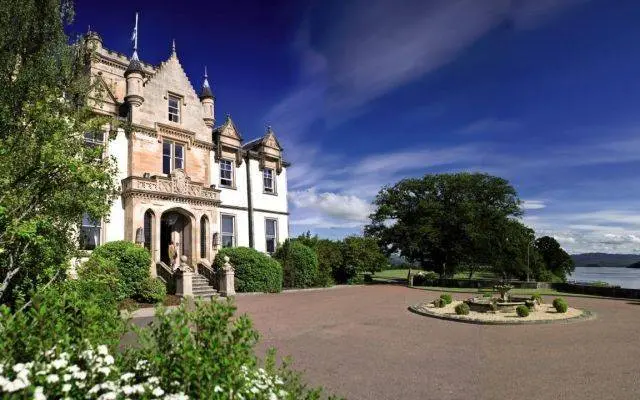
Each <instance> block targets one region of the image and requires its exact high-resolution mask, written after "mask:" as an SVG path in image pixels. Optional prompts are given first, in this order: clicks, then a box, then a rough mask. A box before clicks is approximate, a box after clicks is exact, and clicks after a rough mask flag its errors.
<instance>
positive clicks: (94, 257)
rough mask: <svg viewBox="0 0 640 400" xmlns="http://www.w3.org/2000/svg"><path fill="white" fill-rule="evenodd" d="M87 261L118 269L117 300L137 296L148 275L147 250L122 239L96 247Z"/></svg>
mask: <svg viewBox="0 0 640 400" xmlns="http://www.w3.org/2000/svg"><path fill="white" fill-rule="evenodd" d="M87 262H88V263H90V265H93V266H94V267H96V266H97V265H96V263H99V264H100V265H101V266H103V267H105V268H112V267H115V268H116V269H117V270H118V300H124V299H125V298H135V297H139V296H140V294H141V289H142V284H143V282H144V281H145V280H146V279H149V277H150V272H149V268H150V265H151V254H150V253H149V251H148V250H147V249H145V248H144V247H140V246H136V245H135V244H134V243H131V242H127V241H124V240H121V241H115V242H108V243H105V244H103V245H102V246H98V247H96V249H95V250H93V252H92V253H91V257H90V258H89V261H87Z"/></svg>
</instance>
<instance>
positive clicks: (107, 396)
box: [98, 392, 118, 400]
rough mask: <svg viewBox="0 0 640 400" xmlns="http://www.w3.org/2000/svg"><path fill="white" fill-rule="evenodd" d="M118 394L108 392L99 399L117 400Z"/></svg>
mask: <svg viewBox="0 0 640 400" xmlns="http://www.w3.org/2000/svg"><path fill="white" fill-rule="evenodd" d="M117 395H118V394H117V393H116V392H107V393H105V394H103V395H102V396H100V397H98V400H115V398H116V396H117Z"/></svg>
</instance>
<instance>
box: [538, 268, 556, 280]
mask: <svg viewBox="0 0 640 400" xmlns="http://www.w3.org/2000/svg"><path fill="white" fill-rule="evenodd" d="M537 280H538V281H539V282H555V281H556V276H555V275H554V274H553V272H551V271H549V270H548V269H543V270H541V271H540V272H539V273H538V276H537Z"/></svg>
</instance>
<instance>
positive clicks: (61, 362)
mask: <svg viewBox="0 0 640 400" xmlns="http://www.w3.org/2000/svg"><path fill="white" fill-rule="evenodd" d="M62 354H64V353H62ZM62 354H61V356H62ZM67 364H68V362H67V360H65V359H64V358H58V359H57V360H53V361H52V362H51V365H52V366H53V368H55V369H61V368H64V367H66V366H67Z"/></svg>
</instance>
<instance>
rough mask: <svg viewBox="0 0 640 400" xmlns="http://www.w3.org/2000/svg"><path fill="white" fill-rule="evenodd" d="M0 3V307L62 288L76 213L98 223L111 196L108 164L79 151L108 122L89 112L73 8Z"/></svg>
mask: <svg viewBox="0 0 640 400" xmlns="http://www.w3.org/2000/svg"><path fill="white" fill-rule="evenodd" d="M0 4H1V7H0V49H2V50H1V51H0V170H1V171H2V174H1V175H0V302H13V301H14V300H15V299H16V297H22V298H27V297H28V296H29V293H31V292H33V290H35V289H36V288H37V287H38V286H39V285H46V284H48V283H50V282H52V281H54V280H56V279H62V277H63V276H64V273H63V272H64V271H65V267H66V266H67V263H68V260H69V258H70V257H71V256H72V254H73V250H74V248H75V237H76V236H77V227H78V224H79V223H80V221H81V219H82V216H83V214H85V213H87V214H88V215H89V216H90V217H92V218H94V219H99V218H101V217H103V216H104V215H105V214H106V213H107V212H108V210H109V205H110V202H111V200H112V197H113V195H114V193H115V189H116V188H115V184H114V180H113V173H114V167H113V166H114V164H113V162H112V160H110V159H109V158H105V157H103V156H102V149H101V148H99V147H98V148H89V147H85V145H84V134H85V133H87V132H99V131H104V129H105V124H106V123H107V122H109V121H107V120H105V119H103V118H98V117H96V115H95V114H94V113H93V112H92V110H91V109H90V108H89V107H88V106H87V97H88V95H89V93H92V90H94V89H95V88H94V87H92V82H91V78H90V76H89V74H88V70H87V60H88V59H89V58H88V56H89V54H88V51H87V49H86V47H85V45H84V43H83V42H82V41H81V40H79V41H77V42H76V43H75V44H73V45H70V43H69V38H68V37H67V35H66V34H65V31H64V28H65V26H66V24H68V23H69V22H70V21H71V19H72V17H73V9H72V4H71V2H70V1H64V0H62V1H60V0H44V1H36V0H24V1H7V0H2V1H1V2H0ZM94 93H96V94H97V93H98V92H96V91H94Z"/></svg>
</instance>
